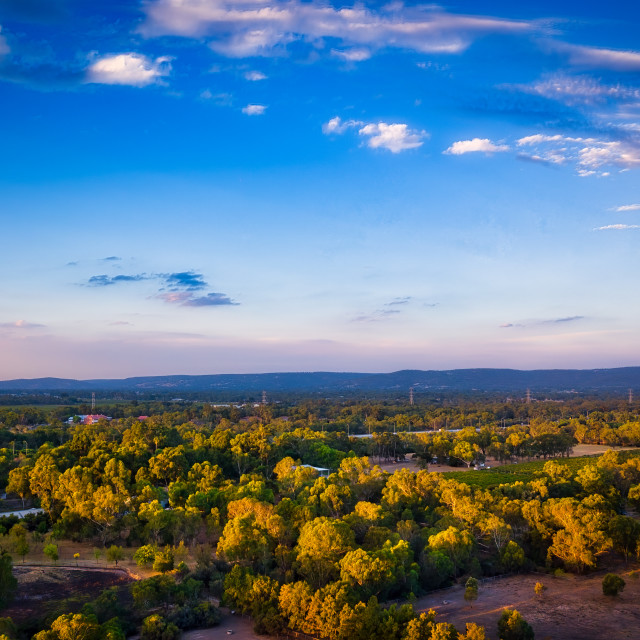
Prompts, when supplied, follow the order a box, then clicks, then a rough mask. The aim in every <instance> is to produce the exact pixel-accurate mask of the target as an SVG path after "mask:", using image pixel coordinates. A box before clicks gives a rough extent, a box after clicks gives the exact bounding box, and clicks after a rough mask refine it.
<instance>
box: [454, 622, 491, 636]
mask: <svg viewBox="0 0 640 640" xmlns="http://www.w3.org/2000/svg"><path fill="white" fill-rule="evenodd" d="M458 640H487V636H486V634H485V631H484V627H481V626H480V625H478V624H476V623H475V622H467V632H466V633H465V634H462V633H459V634H458Z"/></svg>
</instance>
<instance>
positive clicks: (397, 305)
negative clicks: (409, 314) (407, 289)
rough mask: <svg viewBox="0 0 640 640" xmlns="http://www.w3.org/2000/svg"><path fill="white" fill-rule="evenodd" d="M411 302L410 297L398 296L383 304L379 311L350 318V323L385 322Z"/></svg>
mask: <svg viewBox="0 0 640 640" xmlns="http://www.w3.org/2000/svg"><path fill="white" fill-rule="evenodd" d="M412 300H413V298H412V296H398V297H396V298H393V300H390V301H389V302H385V303H383V304H382V305H381V307H380V308H379V309H376V310H375V311H372V312H370V313H360V314H358V315H357V316H355V317H354V318H352V320H351V321H352V322H380V321H381V320H386V319H389V318H392V317H393V316H396V315H398V314H400V313H402V312H403V310H404V306H405V305H408V304H410V303H411V301H412Z"/></svg>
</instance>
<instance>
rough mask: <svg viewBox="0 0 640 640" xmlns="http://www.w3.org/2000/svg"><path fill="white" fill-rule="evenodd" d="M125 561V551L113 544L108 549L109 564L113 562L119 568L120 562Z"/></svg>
mask: <svg viewBox="0 0 640 640" xmlns="http://www.w3.org/2000/svg"><path fill="white" fill-rule="evenodd" d="M123 559H124V550H123V548H122V547H119V546H117V545H115V544H112V545H111V546H110V547H109V548H108V549H107V562H113V563H115V565H116V567H117V566H118V562H120V560H123Z"/></svg>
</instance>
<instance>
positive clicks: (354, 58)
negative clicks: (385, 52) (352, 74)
mask: <svg viewBox="0 0 640 640" xmlns="http://www.w3.org/2000/svg"><path fill="white" fill-rule="evenodd" d="M331 55H332V56H335V57H336V58H340V59H341V60H345V61H347V62H363V61H364V60H368V59H369V58H370V57H371V51H369V49H363V48H354V49H346V50H344V51H341V50H340V49H331Z"/></svg>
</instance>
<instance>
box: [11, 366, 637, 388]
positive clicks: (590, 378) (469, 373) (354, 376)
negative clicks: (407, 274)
mask: <svg viewBox="0 0 640 640" xmlns="http://www.w3.org/2000/svg"><path fill="white" fill-rule="evenodd" d="M410 387H413V389H414V390H415V391H416V392H423V391H432V392H434V391H435V392H437V391H482V392H491V391H494V392H495V391H505V392H507V391H525V390H526V389H531V391H537V392H540V391H549V392H552V391H555V392H562V391H580V392H585V391H590V392H598V391H601V392H602V391H618V392H619V391H623V390H627V389H640V367H623V368H617V369H588V370H577V369H540V370H535V371H520V370H516V369H454V370H451V371H414V370H406V371H396V372H393V373H331V372H310V373H307V372H300V373H261V374H219V375H198V376H190V375H189V376H187V375H185V376H179V375H176V376H148V377H139V378H124V379H122V380H100V379H98V380H70V379H64V378H34V379H22V380H5V381H0V393H16V392H36V393H37V392H65V391H66V392H76V391H123V392H125V391H128V392H132V391H140V392H166V393H174V392H206V391H215V392H225V391H227V392H256V393H259V392H261V391H263V390H264V391H267V392H271V393H273V392H293V393H301V392H316V393H332V394H335V393H342V392H344V393H349V394H351V393H359V392H365V393H366V392H394V391H397V392H408V390H409V388H410Z"/></svg>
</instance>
